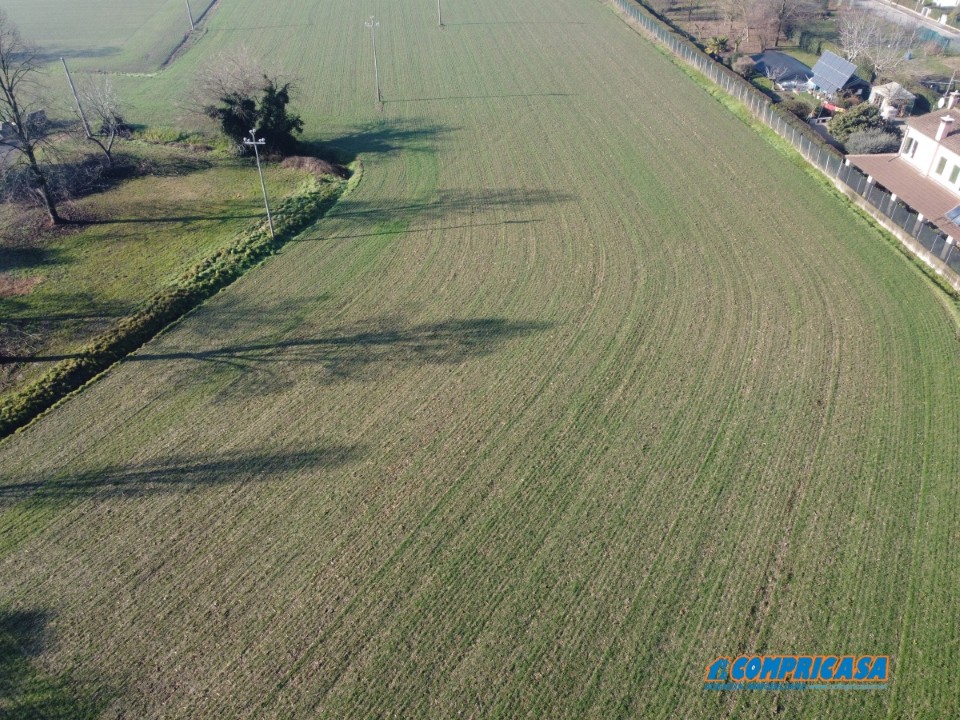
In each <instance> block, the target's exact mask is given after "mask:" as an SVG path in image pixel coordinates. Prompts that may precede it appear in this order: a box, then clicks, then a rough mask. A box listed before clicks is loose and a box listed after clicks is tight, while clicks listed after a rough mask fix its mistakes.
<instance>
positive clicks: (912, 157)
mask: <svg viewBox="0 0 960 720" xmlns="http://www.w3.org/2000/svg"><path fill="white" fill-rule="evenodd" d="M958 100H960V93H951V95H950V98H949V100H948V101H947V103H946V106H945V107H944V108H942V109H941V110H937V111H936V112H932V113H929V114H927V115H920V116H918V117H913V118H910V119H909V120H907V122H906V126H905V127H906V134H905V136H904V138H903V143H902V144H901V146H900V151H899V152H897V153H889V154H882V155H848V156H847V162H848V163H850V164H852V165H855V166H856V167H858V168H859V169H860V170H861V171H862V172H864V173H866V175H867V176H868V178H869V182H873V183H878V184H880V185H882V186H883V187H885V188H886V189H887V190H889V191H890V192H891V193H893V194H894V195H896V197H897V199H899V200H902V201H903V202H904V203H906V204H907V205H908V206H910V207H911V208H913V209H914V210H915V211H917V212H918V213H920V214H921V216H922V219H924V220H928V221H930V222H931V223H933V224H934V225H936V226H937V227H939V228H940V230H942V231H943V232H944V233H945V234H946V235H947V236H949V237H950V238H960V225H958V224H957V223H956V222H955V220H954V219H955V218H957V217H960V215H957V214H956V212H955V211H956V210H957V208H958V206H960V103H958ZM951 243H952V240H951Z"/></svg>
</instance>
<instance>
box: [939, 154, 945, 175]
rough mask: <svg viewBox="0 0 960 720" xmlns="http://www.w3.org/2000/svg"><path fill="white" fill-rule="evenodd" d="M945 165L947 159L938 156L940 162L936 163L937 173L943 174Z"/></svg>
mask: <svg viewBox="0 0 960 720" xmlns="http://www.w3.org/2000/svg"><path fill="white" fill-rule="evenodd" d="M946 166H947V159H946V158H945V157H942V158H940V162H938V163H937V175H943V169H944V168H945V167H946Z"/></svg>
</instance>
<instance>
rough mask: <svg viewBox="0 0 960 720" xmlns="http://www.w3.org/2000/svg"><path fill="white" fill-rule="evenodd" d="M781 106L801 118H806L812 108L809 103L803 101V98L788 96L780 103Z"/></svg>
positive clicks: (811, 111)
mask: <svg viewBox="0 0 960 720" xmlns="http://www.w3.org/2000/svg"><path fill="white" fill-rule="evenodd" d="M780 107H782V108H783V109H784V110H786V111H787V112H791V113H793V114H794V115H796V116H797V117H798V118H800V119H801V120H806V119H807V118H808V117H810V115H811V114H812V113H813V108H812V107H810V105H809V103H805V102H804V101H803V100H797V99H794V98H788V99H787V100H784V101H783V102H782V103H780Z"/></svg>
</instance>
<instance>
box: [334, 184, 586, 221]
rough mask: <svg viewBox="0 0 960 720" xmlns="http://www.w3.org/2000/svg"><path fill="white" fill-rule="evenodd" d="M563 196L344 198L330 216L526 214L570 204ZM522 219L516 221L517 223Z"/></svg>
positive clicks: (483, 193)
mask: <svg viewBox="0 0 960 720" xmlns="http://www.w3.org/2000/svg"><path fill="white" fill-rule="evenodd" d="M574 199H575V196H574V195H572V194H570V193H567V192H557V191H554V190H547V189H542V188H541V189H536V188H533V189H531V188H521V187H517V188H509V187H508V188H492V189H488V190H479V191H477V190H466V189H462V190H458V189H451V190H441V191H439V192H438V193H436V194H435V195H434V197H433V198H431V199H430V200H425V201H423V202H409V201H398V202H391V201H390V200H389V199H384V200H377V201H364V200H354V199H352V198H346V199H345V200H343V201H342V202H341V203H340V206H338V207H337V209H336V211H335V212H334V213H333V214H332V216H336V217H337V218H358V219H363V220H367V221H373V222H387V221H392V220H400V219H405V218H409V217H412V216H414V215H421V214H428V215H429V214H433V215H435V216H436V217H437V218H440V217H444V218H450V217H451V216H461V217H468V216H470V215H475V214H477V213H484V212H489V211H490V210H499V211H505V210H529V209H531V208H535V207H536V208H540V207H543V206H546V205H553V204H557V203H562V202H569V201H570V200H574ZM524 219H525V218H519V219H516V220H514V222H519V221H522V220H524Z"/></svg>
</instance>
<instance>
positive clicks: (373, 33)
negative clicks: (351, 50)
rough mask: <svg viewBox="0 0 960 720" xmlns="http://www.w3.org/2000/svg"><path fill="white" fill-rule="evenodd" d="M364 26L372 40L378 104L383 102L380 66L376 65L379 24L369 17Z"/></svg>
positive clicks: (375, 19) (372, 17)
mask: <svg viewBox="0 0 960 720" xmlns="http://www.w3.org/2000/svg"><path fill="white" fill-rule="evenodd" d="M364 25H365V26H366V27H368V28H370V37H371V38H373V77H374V79H375V80H376V83H377V103H378V104H379V103H382V102H383V95H381V94H380V66H379V65H378V64H377V28H378V27H380V23H379V22H378V21H377V18H375V17H374V16H373V15H371V16H370V19H369V20H368V21H367V22H365V23H364Z"/></svg>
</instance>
